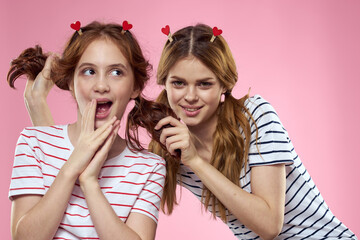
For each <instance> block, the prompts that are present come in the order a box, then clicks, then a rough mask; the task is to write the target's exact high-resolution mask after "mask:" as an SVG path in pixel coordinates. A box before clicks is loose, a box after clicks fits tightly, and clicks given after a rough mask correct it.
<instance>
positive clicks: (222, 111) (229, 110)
mask: <svg viewBox="0 0 360 240" xmlns="http://www.w3.org/2000/svg"><path fill="white" fill-rule="evenodd" d="M212 35H213V34H212V29H211V28H210V27H209V26H207V25H204V24H198V25H196V26H189V27H185V28H183V29H181V30H179V31H177V32H176V33H174V34H173V39H174V41H172V42H170V41H167V43H166V45H165V47H164V49H163V52H162V55H161V58H160V62H159V67H158V70H157V82H158V84H161V85H164V84H165V82H166V79H167V75H168V72H169V70H170V69H171V68H172V67H173V66H174V65H175V63H176V62H177V61H179V60H180V59H183V58H186V57H188V56H194V57H195V58H197V59H198V60H200V61H201V62H202V63H203V64H204V65H205V66H207V67H208V68H209V69H211V70H212V71H213V72H214V74H215V75H216V77H217V78H218V80H219V81H220V83H221V84H222V86H223V87H224V88H225V89H226V90H227V91H226V93H225V101H224V102H223V103H220V104H219V109H218V122H217V126H216V130H215V132H214V134H213V151H212V156H211V161H210V163H211V164H212V165H213V166H214V167H215V168H216V169H218V170H219V171H220V172H221V173H222V174H223V175H224V176H226V177H227V178H228V179H229V180H231V181H232V182H233V183H235V184H236V185H238V186H240V182H239V179H240V173H241V170H242V169H243V168H245V166H246V163H247V158H248V151H249V146H250V138H251V127H250V123H249V120H248V118H251V119H252V117H251V114H250V113H249V111H248V109H247V108H246V107H245V105H244V103H245V101H246V99H248V98H249V96H248V95H246V96H244V97H243V98H241V99H239V100H238V99H235V98H234V97H233V96H232V95H231V90H232V89H233V87H234V85H235V84H236V82H237V79H238V76H237V71H236V65H235V61H234V59H233V57H232V54H231V51H230V49H229V47H228V45H227V43H226V41H225V40H224V38H223V37H222V36H221V35H220V36H217V37H216V39H215V41H213V42H210V39H211V37H212ZM157 101H158V102H160V103H163V104H166V105H168V106H169V103H168V99H167V97H166V91H165V90H164V91H163V92H162V93H161V94H160V96H159V97H158V99H157ZM252 120H253V119H252ZM254 123H255V122H254ZM239 127H240V129H241V130H243V134H242V133H241V131H240V130H239ZM244 136H245V137H244ZM149 150H150V151H153V152H154V153H156V154H158V155H160V156H163V157H165V158H166V155H163V154H164V151H163V150H162V148H161V147H160V146H159V144H158V143H157V142H155V141H152V142H151V144H150V147H149ZM224 152H226V153H227V154H223V153H224ZM167 160H168V159H167ZM203 188H204V189H203V192H202V202H203V204H204V205H205V208H208V206H209V204H210V202H211V205H212V214H213V216H214V217H215V216H216V211H217V210H218V211H219V213H220V216H221V219H222V220H223V221H226V207H225V206H224V205H223V204H222V203H221V202H220V201H219V200H218V199H217V198H216V196H215V195H214V194H213V193H212V192H210V191H209V190H208V189H207V188H206V186H204V187H203Z"/></svg>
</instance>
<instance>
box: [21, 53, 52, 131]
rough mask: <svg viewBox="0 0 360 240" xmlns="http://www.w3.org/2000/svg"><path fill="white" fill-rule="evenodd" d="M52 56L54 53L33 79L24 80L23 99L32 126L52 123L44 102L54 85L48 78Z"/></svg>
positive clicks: (47, 107)
mask: <svg viewBox="0 0 360 240" xmlns="http://www.w3.org/2000/svg"><path fill="white" fill-rule="evenodd" d="M54 57H55V56H54V54H50V55H49V57H48V58H47V59H46V62H45V66H44V68H43V70H42V71H41V72H40V73H39V74H38V75H37V76H36V78H35V79H29V78H28V80H27V82H26V86H25V90H24V101H25V106H26V109H27V111H28V113H29V116H30V119H31V122H32V124H33V126H51V125H54V119H53V117H52V115H51V112H50V109H49V106H48V104H47V102H46V98H47V96H48V94H49V92H50V90H51V88H52V87H53V86H54V83H53V81H51V79H50V67H51V64H52V61H53V59H54Z"/></svg>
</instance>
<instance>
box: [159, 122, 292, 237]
mask: <svg viewBox="0 0 360 240" xmlns="http://www.w3.org/2000/svg"><path fill="white" fill-rule="evenodd" d="M166 124H170V125H172V126H174V127H172V128H166V129H163V131H162V134H161V138H160V141H161V142H162V143H164V144H165V145H166V147H167V149H168V151H169V152H170V153H171V154H175V150H176V149H180V150H181V161H182V162H183V164H184V165H186V166H188V167H189V168H191V169H192V171H193V172H194V173H195V174H196V175H197V176H198V177H199V178H200V179H201V181H202V183H203V184H204V185H205V186H206V187H207V188H208V189H209V190H210V191H211V192H212V193H213V194H214V195H215V196H216V197H217V198H218V199H219V200H220V201H221V202H222V203H223V204H224V205H225V207H226V208H227V209H228V210H229V211H230V212H231V213H232V214H233V215H234V216H235V217H236V218H237V219H239V220H240V221H241V222H242V223H243V224H244V225H245V226H246V227H248V228H249V229H251V230H252V231H254V232H255V233H256V234H258V235H259V236H260V237H261V238H263V239H273V238H275V237H276V236H277V235H278V234H279V233H280V231H281V229H282V226H283V219H284V204H285V185H286V175H285V167H284V164H279V165H274V166H259V167H253V168H252V171H251V188H252V193H248V192H247V191H245V190H243V189H242V188H240V187H239V186H237V185H236V184H234V183H232V182H231V181H230V180H229V179H227V178H226V177H225V176H224V175H223V174H222V173H221V172H219V171H218V170H217V169H216V168H214V167H213V166H212V165H211V164H210V163H209V162H207V161H205V160H204V159H202V158H200V157H199V156H198V154H197V151H196V148H195V146H194V144H193V141H192V138H191V134H190V132H189V130H188V128H187V126H186V125H185V124H183V123H181V122H180V121H178V120H177V119H175V118H172V117H167V118H164V119H162V120H160V121H159V123H158V125H157V126H156V127H155V129H160V128H161V127H162V126H164V125H166Z"/></svg>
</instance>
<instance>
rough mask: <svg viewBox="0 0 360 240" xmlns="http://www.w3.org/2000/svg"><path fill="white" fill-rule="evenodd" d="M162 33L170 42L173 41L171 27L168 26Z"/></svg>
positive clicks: (162, 29)
mask: <svg viewBox="0 0 360 240" xmlns="http://www.w3.org/2000/svg"><path fill="white" fill-rule="evenodd" d="M161 32H162V33H163V34H165V35H166V36H167V37H168V38H169V41H170V42H172V41H173V38H172V35H171V32H170V27H169V25H166V26H165V27H163V28H161Z"/></svg>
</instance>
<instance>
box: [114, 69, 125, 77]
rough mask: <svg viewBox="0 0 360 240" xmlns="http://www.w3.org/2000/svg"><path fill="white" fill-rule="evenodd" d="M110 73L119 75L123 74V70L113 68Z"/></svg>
mask: <svg viewBox="0 0 360 240" xmlns="http://www.w3.org/2000/svg"><path fill="white" fill-rule="evenodd" d="M111 75H112V76H121V75H123V71H121V70H118V69H115V70H112V71H111Z"/></svg>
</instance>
